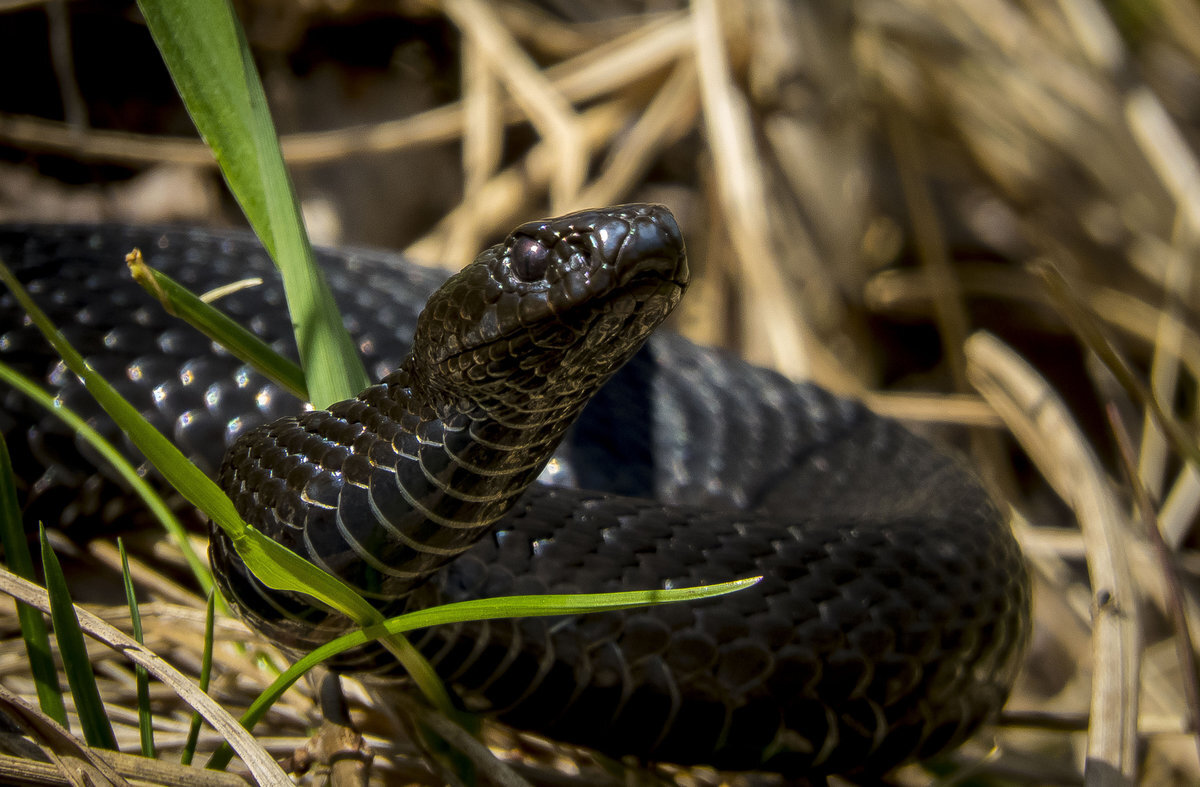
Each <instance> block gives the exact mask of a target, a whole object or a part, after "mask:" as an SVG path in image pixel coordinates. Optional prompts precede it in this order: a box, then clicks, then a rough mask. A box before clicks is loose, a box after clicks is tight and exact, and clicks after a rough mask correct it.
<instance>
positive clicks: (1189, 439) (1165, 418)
mask: <svg viewBox="0 0 1200 787" xmlns="http://www.w3.org/2000/svg"><path fill="white" fill-rule="evenodd" d="M1030 268H1031V270H1032V271H1033V273H1034V274H1035V275H1037V276H1038V277H1040V278H1041V280H1042V281H1043V282H1044V283H1045V285H1046V288H1047V290H1048V292H1049V293H1050V296H1051V297H1052V298H1053V300H1054V302H1055V304H1056V305H1057V306H1058V307H1059V309H1060V311H1061V312H1062V313H1063V315H1064V316H1065V317H1066V318H1067V324H1068V325H1070V326H1071V330H1072V331H1073V332H1074V333H1075V335H1076V336H1078V337H1079V339H1080V341H1082V342H1083V344H1084V346H1086V347H1087V348H1088V349H1089V350H1091V351H1092V352H1093V353H1095V354H1096V357H1097V358H1099V359H1100V361H1101V362H1102V363H1103V364H1104V365H1105V366H1106V367H1108V370H1109V371H1110V372H1112V374H1113V377H1115V378H1117V382H1118V383H1120V384H1121V387H1122V388H1123V389H1125V393H1126V395H1127V396H1129V398H1130V399H1133V400H1134V401H1135V402H1137V403H1138V405H1139V406H1141V407H1142V408H1144V409H1146V410H1148V412H1150V413H1151V414H1152V415H1153V416H1154V420H1155V421H1157V422H1158V426H1159V428H1160V429H1162V431H1163V434H1165V435H1166V436H1167V438H1168V439H1169V440H1170V441H1171V445H1172V446H1173V447H1174V448H1175V450H1176V451H1178V452H1179V453H1180V455H1181V456H1183V457H1184V458H1185V459H1187V460H1188V462H1190V463H1191V464H1192V465H1193V467H1195V468H1196V469H1197V470H1200V444H1198V443H1197V441H1196V439H1195V437H1194V436H1192V435H1189V434H1188V432H1187V430H1186V429H1185V428H1184V427H1183V426H1182V425H1181V424H1180V423H1179V421H1177V420H1176V419H1175V418H1172V417H1171V415H1170V414H1169V413H1168V412H1167V411H1166V409H1165V408H1164V407H1163V406H1162V404H1161V403H1160V402H1159V401H1158V398H1157V397H1155V396H1154V392H1153V391H1151V390H1150V388H1149V387H1148V386H1147V385H1146V384H1145V383H1144V382H1142V380H1141V378H1140V377H1139V376H1138V375H1137V373H1136V372H1135V371H1134V370H1133V367H1132V366H1130V365H1129V362H1128V361H1126V360H1125V357H1124V356H1123V355H1121V353H1120V352H1118V351H1117V348H1116V347H1115V346H1114V345H1113V343H1112V342H1110V341H1109V340H1108V337H1107V336H1106V335H1105V333H1104V330H1103V329H1102V328H1101V327H1100V325H1099V323H1097V321H1096V319H1095V318H1094V317H1093V316H1092V314H1091V313H1090V312H1089V311H1088V309H1087V305H1086V304H1085V302H1084V301H1083V299H1082V298H1080V297H1079V295H1078V294H1077V293H1076V292H1075V290H1074V289H1072V287H1071V285H1070V284H1069V283H1068V282H1067V280H1066V279H1065V278H1064V277H1063V275H1062V273H1061V272H1060V271H1059V270H1058V269H1057V268H1055V267H1054V266H1053V265H1051V264H1050V263H1048V262H1044V261H1038V262H1034V263H1033V264H1032V265H1031V266H1030Z"/></svg>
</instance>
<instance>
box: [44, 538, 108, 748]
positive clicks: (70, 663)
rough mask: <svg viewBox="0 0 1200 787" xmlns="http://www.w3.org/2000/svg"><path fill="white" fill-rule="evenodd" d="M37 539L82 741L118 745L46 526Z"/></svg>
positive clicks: (51, 612)
mask: <svg viewBox="0 0 1200 787" xmlns="http://www.w3.org/2000/svg"><path fill="white" fill-rule="evenodd" d="M38 539H39V541H40V542H41V545H42V571H43V572H44V574H45V577H46V594H47V595H48V596H49V597H50V620H51V621H53V622H54V638H55V639H56V640H57V641H58V652H59V655H60V656H62V661H63V669H64V671H65V672H66V673H67V684H68V685H69V686H70V687H71V696H72V697H73V698H74V699H75V712H76V713H78V714H79V725H80V726H81V727H83V737H84V740H86V741H87V742H88V745H89V746H98V747H100V748H102V749H113V750H116V748H117V739H116V737H115V736H114V735H113V731H112V725H111V724H109V722H108V715H107V714H106V713H105V712H104V702H103V701H102V700H101V699H100V689H99V687H97V686H96V675H95V673H93V672H92V663H91V661H90V660H89V659H88V653H87V646H85V645H84V644H83V632H82V631H81V630H80V628H79V618H77V617H75V604H74V602H73V601H72V600H71V592H70V590H68V589H67V580H66V577H64V576H63V572H62V566H61V565H60V564H59V562H58V556H57V555H55V554H54V550H53V549H51V548H50V542H49V541H48V540H46V528H45V527H44V526H41V525H39V526H38Z"/></svg>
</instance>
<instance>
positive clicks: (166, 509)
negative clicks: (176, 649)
mask: <svg viewBox="0 0 1200 787" xmlns="http://www.w3.org/2000/svg"><path fill="white" fill-rule="evenodd" d="M0 380H2V381H4V382H5V383H7V384H8V385H10V386H12V387H13V388H15V389H16V390H18V391H20V392H21V393H23V394H25V395H26V396H28V397H29V398H30V399H32V400H33V402H34V403H35V404H37V405H38V406H39V407H42V408H43V409H45V410H46V412H47V413H49V414H50V415H53V416H54V417H55V418H58V419H59V420H60V421H62V422H63V423H65V424H66V425H67V426H68V427H70V428H71V429H72V431H74V433H75V434H76V435H78V436H79V437H82V438H83V439H84V441H85V442H87V443H88V445H90V446H92V448H94V449H96V451H97V453H99V454H100V456H102V457H103V458H104V459H105V461H107V462H108V463H109V464H110V465H111V466H112V468H113V469H114V470H116V471H117V474H118V475H120V476H121V478H122V479H123V480H124V481H125V483H127V484H129V486H130V488H132V489H133V491H134V493H136V494H137V496H138V497H140V498H141V499H142V502H143V503H145V504H146V508H148V509H149V510H150V513H151V514H153V515H154V517H155V518H156V519H158V521H159V523H160V524H161V525H162V526H163V529H165V530H166V531H167V535H168V536H170V538H171V540H172V541H173V542H174V543H175V545H176V546H177V547H179V551H180V552H182V553H183V559H184V560H185V561H186V562H187V564H188V568H190V569H191V571H192V574H193V576H195V577H196V582H197V583H199V585H200V588H201V590H202V591H203V592H205V593H207V592H208V591H209V590H210V589H211V588H212V586H213V578H212V571H210V570H209V568H208V562H207V561H205V560H202V559H201V558H200V556H199V555H197V554H196V550H195V549H193V548H192V542H191V540H190V539H189V538H188V536H187V531H186V530H185V529H184V527H183V523H182V522H180V521H179V519H178V517H176V516H175V514H174V513H173V512H172V511H171V508H170V506H168V505H167V503H166V501H164V500H163V499H162V496H161V495H159V494H158V493H157V492H155V491H154V487H152V486H150V484H149V483H148V482H147V481H146V479H144V478H142V477H141V476H140V475H138V471H137V468H135V467H134V466H133V465H132V464H131V463H130V462H129V460H127V459H126V458H125V457H124V456H123V455H122V454H121V452H120V451H119V450H118V449H117V447H116V446H115V445H113V444H112V443H110V442H109V441H108V440H106V439H105V438H104V436H103V435H101V434H100V433H99V432H97V431H96V430H95V429H94V428H92V427H91V426H90V425H89V424H88V422H87V421H85V420H83V419H82V418H80V417H79V416H78V415H76V414H75V413H74V412H73V411H71V410H69V409H68V408H66V407H62V406H61V405H60V404H59V403H58V402H56V401H55V398H54V397H53V396H51V395H50V394H48V393H46V391H44V390H42V388H41V387H40V386H39V385H38V384H37V383H35V382H34V381H33V380H30V379H29V378H28V377H26V376H25V375H23V374H21V373H20V372H18V371H17V370H16V369H14V368H12V367H11V366H9V365H7V364H5V363H3V362H0ZM26 579H30V577H26Z"/></svg>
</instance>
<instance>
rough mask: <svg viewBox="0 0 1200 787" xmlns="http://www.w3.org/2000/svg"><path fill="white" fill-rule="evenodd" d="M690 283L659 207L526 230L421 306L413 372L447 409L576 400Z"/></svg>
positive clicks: (584, 215)
mask: <svg viewBox="0 0 1200 787" xmlns="http://www.w3.org/2000/svg"><path fill="white" fill-rule="evenodd" d="M687 279H688V268H687V259H686V255H685V253H684V247H683V238H682V236H681V235H680V232H679V227H678V225H677V224H676V223H675V218H674V217H673V216H672V215H671V212H670V211H669V210H668V209H667V208H665V207H663V206H661V205H620V206H617V207H612V208H605V209H601V210H586V211H580V212H578V213H571V214H568V215H565V216H560V217H558V218H554V219H545V220H541V221H533V222H529V223H527V224H523V225H521V226H520V227H517V228H516V229H515V230H513V232H512V233H511V234H509V236H508V237H507V238H506V239H505V240H504V241H503V242H502V243H499V244H497V245H495V246H493V247H491V248H490V249H487V250H486V251H484V252H483V253H482V254H480V255H479V257H477V258H476V259H475V261H474V262H472V263H471V264H470V265H468V266H467V267H466V268H464V269H463V270H462V271H461V272H459V273H458V274H456V275H455V276H453V277H452V278H451V279H450V280H448V281H447V282H446V284H445V285H443V286H442V288H441V289H439V290H438V291H437V292H436V293H435V294H434V295H433V296H432V297H431V298H430V300H429V302H428V304H427V305H426V307H425V311H424V312H423V313H422V314H421V316H420V318H419V320H418V322H417V331H416V336H415V338H414V342H413V354H412V356H411V360H412V369H411V370H412V371H414V372H415V376H416V378H417V379H419V380H422V381H423V382H424V384H425V386H426V387H427V390H444V391H453V392H454V394H455V396H456V397H463V396H467V397H469V398H477V397H476V396H474V395H473V391H478V392H481V393H484V394H488V393H491V394H496V393H499V392H500V391H501V389H506V390H507V391H508V392H509V394H510V395H511V391H512V388H513V387H514V386H515V387H516V388H518V389H520V390H522V391H524V392H525V393H526V394H527V395H528V396H529V397H535V398H536V397H552V398H553V397H559V396H564V395H566V396H570V397H573V398H578V396H579V395H580V394H581V392H584V391H588V392H591V391H594V390H595V389H596V388H597V387H598V386H599V383H600V382H602V381H603V379H605V378H607V376H608V375H611V374H612V373H613V372H615V371H616V369H617V368H619V367H620V365H621V364H623V363H624V362H625V361H626V360H628V359H629V358H630V357H631V356H632V355H633V353H634V352H635V351H636V350H637V349H638V347H640V346H641V344H642V343H643V342H644V341H645V339H646V337H647V336H648V335H649V334H650V332H651V331H652V330H653V329H654V328H655V327H656V326H657V325H658V324H659V323H661V322H662V321H663V319H664V318H666V316H667V315H668V314H669V313H670V311H671V309H673V308H674V306H675V304H676V303H678V301H679V298H680V296H681V295H682V293H683V290H684V288H685V286H686V285H687Z"/></svg>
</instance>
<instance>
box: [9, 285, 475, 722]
mask: <svg viewBox="0 0 1200 787" xmlns="http://www.w3.org/2000/svg"><path fill="white" fill-rule="evenodd" d="M0 283H3V284H5V285H6V286H7V287H8V288H9V290H10V291H11V292H12V293H13V296H14V297H15V298H16V299H17V302H18V303H19V304H20V305H21V307H22V308H23V309H25V313H26V314H27V315H28V316H29V318H30V320H31V321H32V322H33V324H34V325H35V326H36V327H37V328H38V330H39V331H41V333H42V335H43V336H45V337H46V340H47V341H49V342H50V344H51V345H52V346H53V347H54V349H55V351H56V352H58V354H59V356H60V357H61V358H62V359H63V363H65V364H66V365H67V368H69V369H70V370H71V371H72V372H74V373H75V374H76V375H77V376H78V377H79V378H80V379H81V380H83V383H84V385H85V386H86V387H87V389H88V391H89V392H90V393H91V394H92V396H93V397H95V399H96V401H97V402H98V403H99V404H100V406H101V407H102V408H104V410H105V412H107V413H108V414H109V416H110V417H111V418H112V419H113V421H115V422H116V423H117V425H118V426H120V427H121V429H122V430H123V431H124V432H125V434H126V435H127V436H128V437H129V438H130V439H131V440H132V441H133V443H134V445H136V446H137V447H138V449H139V450H140V451H141V452H142V453H143V454H144V455H145V456H146V458H147V459H149V460H150V462H151V463H152V464H153V465H154V466H155V467H156V468H157V469H158V471H159V472H160V473H161V474H162V476H163V478H165V479H166V480H167V482H168V483H170V484H171V486H173V487H175V489H176V490H178V491H179V493H180V494H182V495H183V496H184V497H185V498H186V499H187V500H188V501H189V502H190V503H191V504H192V505H194V506H196V507H197V508H199V509H200V510H201V511H203V512H204V513H205V514H207V515H208V517H209V518H210V519H211V520H212V521H213V522H215V523H216V524H217V525H218V526H219V527H220V528H221V529H222V530H224V531H225V533H226V534H227V535H228V536H229V539H230V541H231V542H232V544H233V547H234V549H235V550H236V551H237V553H238V556H239V557H241V558H242V560H243V561H244V562H245V563H246V566H247V567H248V568H249V569H250V570H251V571H252V572H253V573H254V575H255V576H256V577H257V578H258V579H259V580H260V581H261V582H262V583H263V584H264V585H266V586H267V587H270V588H273V589H276V590H291V591H295V592H297V593H304V594H306V595H309V596H312V597H313V598H315V599H317V600H318V601H320V602H321V603H323V604H326V605H328V606H330V607H332V608H333V609H336V610H337V611H339V612H341V613H342V614H343V615H345V616H347V617H348V618H350V619H351V620H353V621H354V622H356V623H357V624H359V625H370V624H373V623H378V622H380V621H382V620H383V616H382V615H381V614H380V613H379V611H378V610H376V609H375V608H374V607H372V606H371V605H370V604H369V603H367V602H366V600H364V599H363V598H362V596H360V595H358V594H357V593H355V592H354V591H353V590H352V589H351V588H350V587H349V586H347V585H346V584H345V583H344V582H342V581H341V580H339V579H337V578H336V577H334V576H333V575H331V574H329V573H327V572H325V571H323V570H322V569H320V568H318V567H317V566H315V565H313V564H312V563H310V562H308V561H307V560H305V559H304V558H302V557H300V556H299V555H297V554H296V553H295V552H292V551H291V550H289V549H288V548H286V547H284V546H282V545H281V544H278V543H276V542H275V541H272V540H271V539H269V538H267V537H266V536H264V535H263V534H262V533H260V532H258V531H257V530H255V529H254V528H252V527H250V526H249V525H247V524H246V523H245V522H244V521H242V518H241V517H240V516H239V515H238V513H237V510H236V509H235V508H234V506H233V503H232V502H231V501H230V499H229V498H228V497H226V496H225V493H224V492H223V491H222V490H221V488H220V487H219V486H217V485H216V484H215V483H213V481H212V480H211V479H209V478H208V476H206V475H204V473H203V472H201V471H200V469H199V468H197V467H196V466H195V465H193V464H192V463H191V462H189V461H188V460H187V458H186V457H185V456H184V455H183V454H182V453H180V452H179V449H177V448H176V447H175V446H174V445H173V444H172V443H171V442H170V441H169V440H167V439H166V438H165V437H163V435H162V434H161V433H160V432H159V431H158V430H157V429H155V428H154V427H153V426H151V425H150V423H148V422H147V421H146V419H145V418H143V417H142V416H141V414H140V413H138V412H137V410H135V409H134V408H133V406H132V405H130V404H129V402H126V401H125V400H124V399H122V398H121V396H120V394H118V393H117V392H116V390H115V389H113V387H112V386H111V385H109V384H108V382H107V381H106V380H105V379H104V378H103V377H101V376H100V375H99V374H97V373H96V372H95V371H94V370H92V369H91V367H89V366H88V365H87V364H86V363H85V362H84V360H83V357H82V356H81V355H80V354H79V353H78V352H77V351H76V350H75V348H74V347H72V346H71V344H70V343H69V342H68V341H67V340H66V339H65V338H64V337H63V335H62V334H61V333H59V331H58V330H57V329H56V328H55V327H54V324H53V323H52V322H51V321H50V319H49V318H48V317H47V316H46V315H45V313H44V312H42V310H41V309H39V308H38V306H37V304H36V303H34V302H33V299H31V298H30V297H29V293H27V292H26V291H25V288H24V287H22V286H21V283H20V282H19V281H17V279H16V277H15V276H13V275H12V272H11V271H10V270H9V269H8V268H7V266H5V265H4V264H3V262H0ZM384 644H385V646H386V647H387V648H388V649H389V650H390V651H391V652H392V653H393V654H395V656H396V658H397V659H398V660H399V661H400V663H401V664H402V665H403V666H404V668H405V669H406V670H407V671H408V673H409V675H410V676H411V677H412V679H413V682H414V683H416V685H417V687H418V688H419V689H420V690H421V691H422V692H423V693H424V694H425V696H426V697H428V698H429V700H430V702H431V703H433V704H434V705H435V706H436V707H438V708H439V709H441V710H443V711H444V712H446V713H447V714H450V715H453V714H454V713H455V711H454V703H453V702H452V701H451V700H450V695H449V694H448V693H447V692H446V689H445V687H444V686H443V685H442V683H441V681H440V680H439V679H438V677H437V674H436V673H435V672H434V671H433V668H432V667H430V666H429V663H428V662H427V661H425V659H424V658H423V657H422V656H421V654H420V653H419V652H418V651H417V650H416V649H415V648H414V647H412V645H411V644H410V643H408V641H407V640H405V639H404V638H403V637H400V636H396V637H392V638H388V639H385V640H384Z"/></svg>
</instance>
